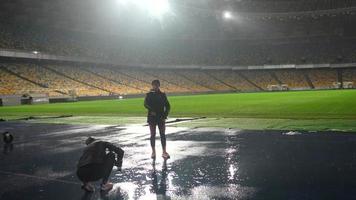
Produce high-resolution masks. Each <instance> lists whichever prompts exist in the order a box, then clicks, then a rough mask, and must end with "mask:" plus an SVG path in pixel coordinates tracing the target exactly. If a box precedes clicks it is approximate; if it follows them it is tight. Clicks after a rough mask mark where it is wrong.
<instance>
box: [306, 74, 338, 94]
mask: <svg viewBox="0 0 356 200" xmlns="http://www.w3.org/2000/svg"><path fill="white" fill-rule="evenodd" d="M308 76H309V78H310V79H311V81H312V82H313V85H314V87H315V88H316V89H329V88H334V86H333V83H335V82H338V78H337V72H336V70H333V69H323V70H321V69H313V70H310V71H308Z"/></svg>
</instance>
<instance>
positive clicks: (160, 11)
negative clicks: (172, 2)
mask: <svg viewBox="0 0 356 200" xmlns="http://www.w3.org/2000/svg"><path fill="white" fill-rule="evenodd" d="M147 6H148V12H149V13H150V14H151V15H152V16H154V17H161V16H162V15H164V14H166V13H168V12H169V11H170V6H169V3H168V0H149V1H148V5H147Z"/></svg>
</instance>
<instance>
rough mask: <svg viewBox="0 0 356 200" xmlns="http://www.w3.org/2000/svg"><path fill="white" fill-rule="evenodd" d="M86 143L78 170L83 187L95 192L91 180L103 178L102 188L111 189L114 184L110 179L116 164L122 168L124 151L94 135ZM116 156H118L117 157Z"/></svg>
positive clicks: (119, 168)
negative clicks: (95, 137) (97, 138)
mask: <svg viewBox="0 0 356 200" xmlns="http://www.w3.org/2000/svg"><path fill="white" fill-rule="evenodd" d="M85 143H86V145H87V146H86V147H85V149H84V151H83V155H82V156H81V157H80V159H79V162H78V170H77V175H78V178H79V179H80V180H81V181H82V182H83V186H82V189H84V190H85V191H87V192H94V186H93V185H92V184H91V182H94V181H98V180H100V179H101V180H102V183H101V190H102V191H109V190H111V189H112V187H113V184H112V183H110V182H108V180H109V177H110V174H111V171H112V169H113V166H114V165H116V166H117V167H118V170H119V171H120V170H121V166H122V159H123V157H124V151H123V150H122V149H121V148H120V147H117V146H115V145H113V144H112V143H110V142H104V141H100V140H96V139H94V138H92V137H89V138H88V139H87V140H86V141H85ZM107 151H108V153H107ZM115 154H116V155H117V156H115ZM115 157H117V158H116V159H115Z"/></svg>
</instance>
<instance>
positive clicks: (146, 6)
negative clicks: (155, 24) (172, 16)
mask: <svg viewBox="0 0 356 200" xmlns="http://www.w3.org/2000/svg"><path fill="white" fill-rule="evenodd" d="M117 2H118V3H119V4H120V5H122V6H126V5H128V4H129V3H130V4H133V5H135V6H136V7H138V8H140V9H143V10H146V11H147V12H148V13H149V15H151V16H152V17H156V18H161V17H162V16H163V15H165V14H167V13H169V12H170V11H171V8H170V5H169V0H117Z"/></svg>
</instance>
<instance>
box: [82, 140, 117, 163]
mask: <svg viewBox="0 0 356 200" xmlns="http://www.w3.org/2000/svg"><path fill="white" fill-rule="evenodd" d="M106 150H109V151H112V152H115V153H116V154H117V159H118V160H122V158H123V156H124V151H123V150H122V149H121V148H120V147H116V146H115V145H113V144H111V143H110V142H104V141H94V142H93V143H91V144H89V145H88V146H86V147H85V149H84V151H83V155H82V156H81V157H80V159H79V162H78V165H77V167H78V168H80V167H83V166H86V165H89V164H102V163H104V159H105V157H106Z"/></svg>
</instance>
